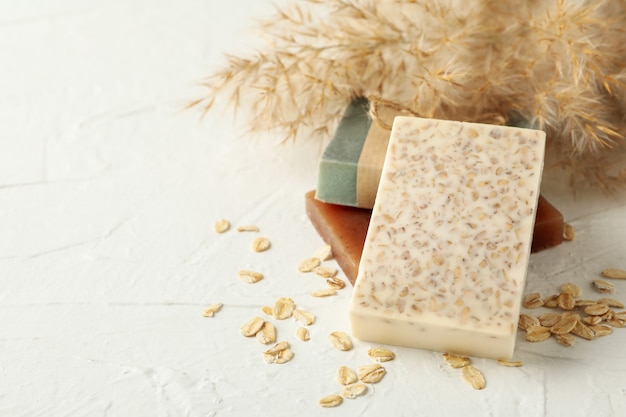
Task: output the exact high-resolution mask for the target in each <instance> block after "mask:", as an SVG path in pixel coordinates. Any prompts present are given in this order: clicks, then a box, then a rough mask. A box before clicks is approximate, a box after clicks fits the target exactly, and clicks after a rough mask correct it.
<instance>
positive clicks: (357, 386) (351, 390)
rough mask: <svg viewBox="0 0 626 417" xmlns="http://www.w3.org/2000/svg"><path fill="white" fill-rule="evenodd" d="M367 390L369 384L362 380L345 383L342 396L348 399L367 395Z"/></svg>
mask: <svg viewBox="0 0 626 417" xmlns="http://www.w3.org/2000/svg"><path fill="white" fill-rule="evenodd" d="M366 392H367V385H365V384H364V383H362V382H355V383H354V384H350V385H345V386H344V387H343V388H342V389H341V396H342V397H343V398H347V399H354V398H356V397H360V396H361V395H365V393H366Z"/></svg>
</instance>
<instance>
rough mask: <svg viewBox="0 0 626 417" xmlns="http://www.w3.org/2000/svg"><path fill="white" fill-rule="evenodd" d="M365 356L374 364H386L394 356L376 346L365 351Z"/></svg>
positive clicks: (387, 350) (385, 349)
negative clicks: (373, 361) (372, 360)
mask: <svg viewBox="0 0 626 417" xmlns="http://www.w3.org/2000/svg"><path fill="white" fill-rule="evenodd" d="M367 355H368V356H369V357H370V358H372V359H374V360H375V361H376V362H388V361H391V360H393V359H395V357H396V355H395V354H394V353H393V352H392V351H390V350H389V349H387V348H384V347H381V346H377V347H374V348H371V349H369V350H368V351H367Z"/></svg>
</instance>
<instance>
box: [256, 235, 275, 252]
mask: <svg viewBox="0 0 626 417" xmlns="http://www.w3.org/2000/svg"><path fill="white" fill-rule="evenodd" d="M270 246H272V244H271V243H270V241H269V239H268V238H266V237H257V238H255V239H254V240H253V241H252V250H253V251H255V252H265V251H266V250H268V249H269V248H270Z"/></svg>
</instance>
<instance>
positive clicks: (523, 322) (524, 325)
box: [517, 314, 540, 330]
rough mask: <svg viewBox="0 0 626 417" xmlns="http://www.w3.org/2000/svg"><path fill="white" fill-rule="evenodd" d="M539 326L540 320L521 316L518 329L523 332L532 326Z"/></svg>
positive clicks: (524, 315) (526, 315) (525, 315)
mask: <svg viewBox="0 0 626 417" xmlns="http://www.w3.org/2000/svg"><path fill="white" fill-rule="evenodd" d="M539 324H540V323H539V319H538V318H537V317H533V316H529V315H528V314H520V315H519V321H518V322H517V327H519V328H520V329H522V330H526V329H528V328H529V327H530V326H537V325H539Z"/></svg>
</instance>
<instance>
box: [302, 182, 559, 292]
mask: <svg viewBox="0 0 626 417" xmlns="http://www.w3.org/2000/svg"><path fill="white" fill-rule="evenodd" d="M305 197H306V198H305V200H306V213H307V215H308V216H309V219H310V220H311V223H313V226H314V227H315V229H316V230H317V232H318V233H319V235H320V236H321V237H322V239H323V240H324V241H325V242H326V243H327V244H329V245H330V246H331V247H332V249H333V256H334V257H335V260H336V261H337V263H338V264H339V267H340V268H341V269H342V270H343V273H344V274H346V278H348V280H349V281H350V282H351V283H352V285H354V281H355V280H356V275H357V272H358V269H359V262H360V260H361V252H363V245H364V244H365V235H366V234H367V227H368V226H369V223H370V215H371V214H372V210H370V209H362V208H357V207H349V206H340V205H337V204H329V203H323V202H321V201H319V200H316V199H315V191H309V192H308V193H306V195H305ZM562 241H563V215H562V214H561V213H560V212H559V211H558V210H557V209H556V208H555V207H554V206H553V205H552V204H550V203H549V202H548V201H547V200H546V199H545V198H544V197H543V196H541V195H540V196H539V201H538V204H537V215H536V218H535V228H534V232H533V242H532V246H531V252H539V251H541V250H544V249H548V248H551V247H554V246H557V245H559V244H560V243H561V242H562Z"/></svg>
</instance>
